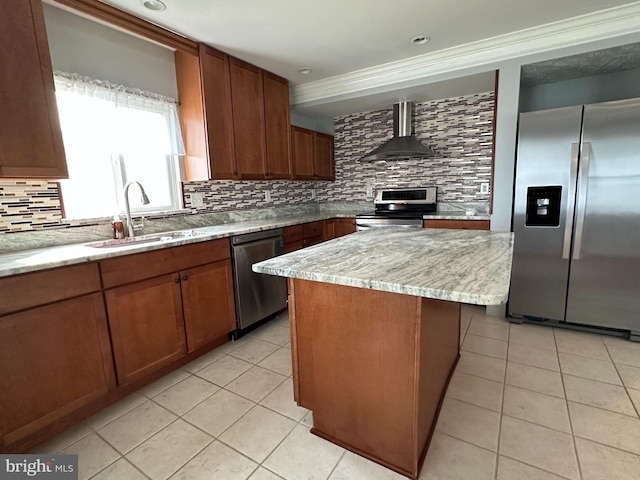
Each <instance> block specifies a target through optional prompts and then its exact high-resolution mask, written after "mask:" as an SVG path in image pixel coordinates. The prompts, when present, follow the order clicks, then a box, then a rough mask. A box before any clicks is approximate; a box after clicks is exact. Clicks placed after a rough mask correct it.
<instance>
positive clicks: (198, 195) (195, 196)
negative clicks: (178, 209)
mask: <svg viewBox="0 0 640 480" xmlns="http://www.w3.org/2000/svg"><path fill="white" fill-rule="evenodd" d="M191 206H192V207H202V206H204V194H203V193H202V192H193V193H192V194H191Z"/></svg>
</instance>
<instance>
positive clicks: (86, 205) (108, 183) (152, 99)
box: [54, 71, 184, 218]
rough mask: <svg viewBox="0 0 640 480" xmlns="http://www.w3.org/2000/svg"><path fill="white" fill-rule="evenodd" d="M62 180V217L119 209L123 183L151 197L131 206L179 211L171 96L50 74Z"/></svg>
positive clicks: (178, 145) (177, 139)
mask: <svg viewBox="0 0 640 480" xmlns="http://www.w3.org/2000/svg"><path fill="white" fill-rule="evenodd" d="M54 78H55V85H56V99H57V103H58V112H59V115H60V123H61V128H62V133H63V139H64V145H65V153H66V156H67V163H68V167H69V179H68V180H63V181H61V185H62V194H63V201H64V205H65V213H66V216H67V217H68V218H91V217H101V216H108V215H113V214H114V213H116V212H119V211H122V210H123V206H124V205H123V197H122V187H123V186H124V184H125V183H126V182H127V181H131V180H138V181H140V182H141V183H142V184H143V185H144V187H145V189H146V190H147V194H148V195H149V198H150V199H151V204H150V205H149V206H144V207H143V206H142V205H136V204H135V202H134V201H133V199H134V197H137V195H132V208H133V210H134V211H136V210H138V211H145V210H146V211H157V210H172V209H176V208H179V203H180V202H179V198H178V197H179V189H178V176H177V156H178V155H183V154H184V145H183V142H182V136H181V135H180V126H179V119H178V111H177V106H176V102H175V100H173V99H171V98H168V97H163V96H161V95H157V94H154V93H150V92H144V91H142V90H138V89H131V88H127V87H124V86H122V85H115V84H112V83H109V82H106V81H100V80H94V79H91V78H87V77H82V76H79V75H75V74H68V73H64V72H58V71H56V72H55V75H54Z"/></svg>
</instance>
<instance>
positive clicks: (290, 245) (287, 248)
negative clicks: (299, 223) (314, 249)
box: [282, 240, 304, 253]
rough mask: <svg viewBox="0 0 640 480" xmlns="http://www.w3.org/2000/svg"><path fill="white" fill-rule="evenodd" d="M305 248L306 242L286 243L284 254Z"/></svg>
mask: <svg viewBox="0 0 640 480" xmlns="http://www.w3.org/2000/svg"><path fill="white" fill-rule="evenodd" d="M303 247H304V240H295V241H293V242H289V243H285V244H284V245H283V250H282V253H289V252H295V251H296V250H300V249H301V248H303Z"/></svg>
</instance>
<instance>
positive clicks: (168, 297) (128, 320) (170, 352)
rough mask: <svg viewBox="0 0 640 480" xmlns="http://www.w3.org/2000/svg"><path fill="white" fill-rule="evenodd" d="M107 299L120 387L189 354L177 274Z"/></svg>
mask: <svg viewBox="0 0 640 480" xmlns="http://www.w3.org/2000/svg"><path fill="white" fill-rule="evenodd" d="M105 298H106V301H107V312H108V315H109V327H110V329H111V340H112V343H113V354H114V357H115V363H116V373H117V376H118V384H119V385H125V384H127V383H130V382H132V381H134V380H136V379H139V378H141V377H144V376H146V375H147V374H149V373H151V372H152V371H154V370H156V369H158V368H160V367H162V366H163V365H167V364H169V363H172V362H173V361H175V360H177V359H178V358H179V357H181V356H183V355H184V354H185V353H186V351H187V348H186V342H185V332H184V319H183V315H182V300H181V297H180V277H179V276H178V274H177V273H176V274H169V275H163V276H160V277H156V278H152V279H150V280H145V281H141V282H136V283H133V284H130V285H125V286H122V287H117V288H113V289H111V290H107V291H106V292H105Z"/></svg>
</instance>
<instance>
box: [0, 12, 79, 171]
mask: <svg viewBox="0 0 640 480" xmlns="http://www.w3.org/2000/svg"><path fill="white" fill-rule="evenodd" d="M3 6H4V7H5V9H6V10H5V13H4V14H3V15H1V16H0V44H1V45H3V48H2V49H0V65H2V79H1V80H0V82H2V85H1V86H0V105H1V106H2V119H0V178H1V177H20V178H54V179H57V178H67V177H68V173H67V164H66V158H65V154H64V146H63V143H62V132H61V130H60V121H59V119H58V109H57V105H56V98H55V88H54V83H53V70H52V67H51V58H50V56H49V45H48V42H47V32H46V28H45V22H44V14H43V11H42V2H41V1H40V0H9V1H8V2H4V3H3Z"/></svg>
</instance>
